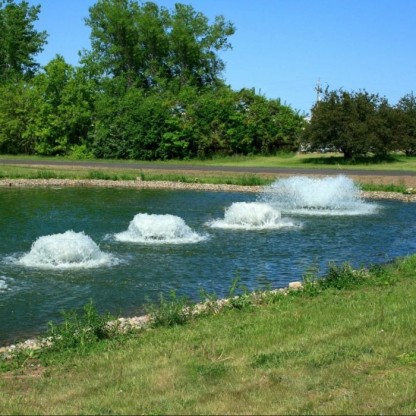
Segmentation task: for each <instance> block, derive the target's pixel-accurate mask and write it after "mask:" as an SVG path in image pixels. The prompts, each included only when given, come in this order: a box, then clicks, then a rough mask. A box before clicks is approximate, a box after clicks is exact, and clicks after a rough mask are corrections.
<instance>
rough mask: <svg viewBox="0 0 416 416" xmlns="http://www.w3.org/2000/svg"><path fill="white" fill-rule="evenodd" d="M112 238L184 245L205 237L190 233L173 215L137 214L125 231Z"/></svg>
mask: <svg viewBox="0 0 416 416" xmlns="http://www.w3.org/2000/svg"><path fill="white" fill-rule="evenodd" d="M114 238H115V239H116V240H117V241H121V242H127V243H150V244H155V243H156V244H162V243H163V244H185V243H198V242H200V241H203V240H205V239H206V238H207V237H206V236H203V235H199V234H198V233H196V232H194V231H192V229H191V228H190V227H189V226H188V225H186V223H185V221H184V220H183V219H182V218H180V217H177V216H175V215H169V214H165V215H156V214H137V215H135V216H134V218H133V220H132V221H131V222H130V224H129V227H128V229H127V231H123V232H121V233H118V234H115V235H114Z"/></svg>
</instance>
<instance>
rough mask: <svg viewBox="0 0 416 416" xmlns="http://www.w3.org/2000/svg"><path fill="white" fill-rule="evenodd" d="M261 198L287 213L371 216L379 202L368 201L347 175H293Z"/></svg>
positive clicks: (275, 184)
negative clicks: (314, 176)
mask: <svg viewBox="0 0 416 416" xmlns="http://www.w3.org/2000/svg"><path fill="white" fill-rule="evenodd" d="M261 200H263V201H266V202H268V203H269V204H271V205H272V206H274V207H276V208H277V209H279V210H281V211H282V212H284V213H291V214H301V215H368V214H373V213H375V212H376V211H377V208H378V206H377V205H376V204H372V203H368V202H365V201H364V200H363V199H362V198H361V196H360V190H359V188H358V187H357V186H356V185H355V184H354V182H353V181H352V180H351V179H349V178H347V177H346V176H343V175H339V176H336V177H325V178H310V177H307V176H293V177H290V178H287V179H280V180H277V181H276V182H274V183H273V184H272V185H270V186H269V187H266V188H265V190H264V191H263V195H262V196H261Z"/></svg>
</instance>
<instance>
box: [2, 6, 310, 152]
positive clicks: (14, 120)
mask: <svg viewBox="0 0 416 416" xmlns="http://www.w3.org/2000/svg"><path fill="white" fill-rule="evenodd" d="M39 13H40V6H36V7H35V6H29V4H28V3H27V2H26V1H22V2H20V3H16V2H15V1H14V0H0V30H1V33H2V37H1V39H0V60H1V61H0V97H1V98H0V152H2V153H15V154H18V153H26V154H38V155H73V156H75V157H89V156H95V157H101V158H124V159H148V160H153V159H171V158H178V159H183V158H193V157H202V158H205V157H211V156H213V155H232V154H244V155H246V154H273V153H275V152H277V151H280V150H289V151H291V150H295V148H296V146H297V145H296V143H297V142H298V140H299V137H300V134H301V132H302V128H303V125H304V119H303V117H302V116H301V115H300V114H299V112H297V111H295V110H293V109H292V108H291V107H290V106H287V105H283V104H282V103H281V102H280V100H278V99H268V98H266V97H264V96H262V95H260V94H257V93H256V92H255V90H254V89H242V90H240V91H234V90H232V89H231V88H230V87H229V86H227V85H226V84H225V81H224V80H223V78H222V73H223V71H224V67H225V65H224V62H223V61H222V60H221V58H220V56H219V54H220V52H222V51H225V50H227V49H229V48H230V47H231V44H230V42H229V37H230V36H231V35H232V34H233V33H234V31H235V28H234V26H233V24H232V23H230V22H228V21H226V20H225V19H224V17H222V16H218V17H216V18H215V20H214V21H213V22H212V23H210V22H209V20H208V19H207V17H206V16H204V15H203V14H202V13H199V12H197V11H195V10H194V9H193V8H192V7H191V6H188V5H183V4H176V5H175V6H174V8H173V9H172V10H168V9H167V8H164V7H159V6H158V5H157V4H155V3H153V2H147V3H143V4H139V3H138V2H136V1H132V0H98V1H97V2H96V3H95V4H94V5H93V6H92V7H91V8H90V9H89V17H87V18H86V19H85V22H86V24H87V25H88V26H89V27H90V29H91V35H90V39H91V48H90V50H84V51H82V52H81V59H80V64H79V65H78V66H76V67H74V66H72V65H70V64H68V63H67V62H66V61H65V59H64V58H63V57H62V56H60V55H57V56H56V57H55V58H54V59H52V60H51V61H50V62H49V63H47V64H46V65H45V66H44V67H40V66H39V65H38V64H37V63H36V61H35V59H34V58H35V56H36V54H38V53H39V52H40V51H42V49H43V47H44V46H45V44H46V40H47V34H46V32H39V31H37V30H35V28H34V22H35V21H36V20H37V19H38V15H39Z"/></svg>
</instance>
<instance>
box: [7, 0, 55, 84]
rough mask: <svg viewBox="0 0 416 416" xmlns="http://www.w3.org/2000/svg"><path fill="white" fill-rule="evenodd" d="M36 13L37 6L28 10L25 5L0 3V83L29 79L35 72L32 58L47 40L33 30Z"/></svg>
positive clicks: (36, 65) (10, 2) (44, 34)
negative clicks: (21, 77) (22, 76)
mask: <svg viewBox="0 0 416 416" xmlns="http://www.w3.org/2000/svg"><path fill="white" fill-rule="evenodd" d="M39 12H40V6H29V4H28V2H27V1H22V2H21V3H19V4H16V3H15V2H14V0H0V33H1V36H0V82H4V81H7V80H9V79H10V78H11V77H13V76H16V75H18V76H21V75H24V76H29V77H30V76H33V74H34V73H35V72H36V71H37V69H38V68H39V64H37V63H36V62H35V60H34V57H35V55H36V54H38V53H39V52H41V51H42V50H43V46H44V45H45V43H46V37H47V34H46V32H45V31H42V32H38V31H37V30H36V29H35V28H34V22H35V21H36V20H37V19H38V14H39Z"/></svg>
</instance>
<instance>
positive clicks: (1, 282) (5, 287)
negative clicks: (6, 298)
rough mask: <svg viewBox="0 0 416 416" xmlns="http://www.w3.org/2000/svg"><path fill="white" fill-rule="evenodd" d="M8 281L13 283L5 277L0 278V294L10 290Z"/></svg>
mask: <svg viewBox="0 0 416 416" xmlns="http://www.w3.org/2000/svg"><path fill="white" fill-rule="evenodd" d="M10 281H13V279H11V278H10V277H7V276H0V293H4V292H7V291H9V290H10V288H9V283H10Z"/></svg>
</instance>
